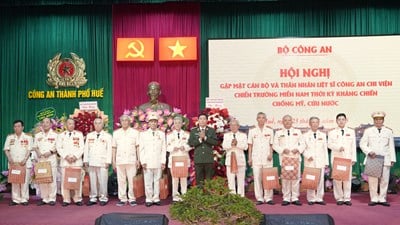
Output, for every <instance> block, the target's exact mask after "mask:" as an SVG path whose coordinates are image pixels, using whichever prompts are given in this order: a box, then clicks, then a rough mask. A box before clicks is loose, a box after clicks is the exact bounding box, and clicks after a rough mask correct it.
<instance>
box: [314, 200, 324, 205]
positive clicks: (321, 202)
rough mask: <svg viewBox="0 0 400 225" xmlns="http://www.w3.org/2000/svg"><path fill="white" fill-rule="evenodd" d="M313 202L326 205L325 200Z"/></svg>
mask: <svg viewBox="0 0 400 225" xmlns="http://www.w3.org/2000/svg"><path fill="white" fill-rule="evenodd" d="M315 204H318V205H326V202H325V201H319V202H315Z"/></svg>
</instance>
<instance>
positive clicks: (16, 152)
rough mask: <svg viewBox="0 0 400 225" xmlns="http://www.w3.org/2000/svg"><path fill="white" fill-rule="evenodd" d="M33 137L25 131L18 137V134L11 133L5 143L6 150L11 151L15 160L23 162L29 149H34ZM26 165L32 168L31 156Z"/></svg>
mask: <svg viewBox="0 0 400 225" xmlns="http://www.w3.org/2000/svg"><path fill="white" fill-rule="evenodd" d="M32 146H33V138H32V137H31V136H29V135H27V134H25V133H23V132H22V133H21V135H20V136H19V137H18V136H17V135H16V134H10V135H8V136H7V138H6V142H5V143H4V151H10V155H11V158H12V160H13V161H14V162H22V161H23V160H24V159H25V157H26V154H27V151H29V154H30V152H31V151H32ZM26 167H27V168H31V167H32V162H31V160H30V158H29V159H28V160H27V161H26Z"/></svg>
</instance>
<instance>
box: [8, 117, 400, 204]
mask: <svg viewBox="0 0 400 225" xmlns="http://www.w3.org/2000/svg"><path fill="white" fill-rule="evenodd" d="M372 117H373V119H374V125H375V126H374V127H372V128H369V129H367V130H366V131H365V133H364V136H363V138H362V139H361V142H360V147H361V149H362V150H363V151H364V153H365V154H367V155H368V157H375V155H377V154H378V155H384V156H385V166H384V172H383V175H382V178H380V179H378V178H374V177H370V178H369V180H370V182H369V185H370V196H371V202H370V203H369V205H371V206H373V205H376V204H382V205H385V206H389V205H390V204H389V203H388V202H387V201H386V190H387V185H388V178H389V172H390V166H393V163H394V162H395V160H396V159H395V153H394V143H393V134H392V132H391V130H390V129H388V128H386V127H384V126H383V121H384V117H385V114H384V113H383V112H377V113H373V115H372ZM120 121H121V125H122V128H120V129H118V130H116V131H115V132H114V134H113V136H111V135H110V134H109V133H107V132H105V131H103V121H102V120H101V119H96V120H95V121H94V127H95V131H94V132H91V133H89V134H88V136H87V138H86V143H84V139H83V135H82V133H81V132H79V131H76V130H74V121H73V120H72V119H69V120H68V121H67V130H66V131H64V132H62V133H61V134H56V133H55V132H54V131H52V130H51V123H50V120H49V119H44V120H43V121H42V129H43V131H42V132H40V133H38V134H36V135H35V141H33V140H32V137H30V136H29V135H27V134H25V133H23V122H22V121H15V122H14V131H15V133H14V134H11V135H9V136H8V137H7V140H6V143H5V147H4V151H5V153H6V155H7V157H8V160H9V163H10V164H13V163H19V164H21V165H26V167H27V173H26V176H27V177H26V181H28V180H29V177H28V176H29V171H28V170H29V168H30V167H31V166H32V163H31V161H30V160H29V159H30V157H29V155H30V149H34V150H35V153H36V157H35V160H37V161H50V162H51V165H52V172H53V173H52V174H53V182H52V183H50V184H41V185H40V189H41V198H42V200H41V201H40V202H39V203H38V205H44V204H49V205H55V198H56V184H55V180H56V178H55V174H56V169H57V160H56V154H59V155H60V157H61V162H60V166H61V168H62V180H64V175H65V168H66V167H78V168H81V167H82V166H83V165H84V166H86V167H87V168H88V171H89V176H90V183H91V187H90V190H91V191H90V200H89V202H88V203H87V205H94V204H97V200H99V201H100V205H106V204H107V202H108V197H107V179H108V168H109V166H110V165H112V166H113V168H114V170H116V171H117V179H118V198H119V200H120V201H119V202H118V203H117V205H118V206H123V205H128V204H129V205H131V206H134V205H136V198H135V196H134V193H133V182H132V180H133V177H134V176H135V175H136V173H137V169H138V168H140V167H143V173H144V178H145V195H146V203H145V205H146V206H151V205H153V204H155V205H160V199H159V182H158V181H159V179H160V178H161V173H162V170H163V169H164V168H165V162H166V151H168V152H170V158H169V165H168V167H169V168H171V167H172V166H171V161H172V160H171V157H172V156H187V158H188V165H190V161H189V157H188V152H189V151H190V150H191V147H193V148H194V163H195V170H196V181H197V183H198V185H199V186H201V185H202V183H203V181H204V180H205V179H210V178H211V177H212V176H213V150H212V146H213V145H216V144H217V143H218V142H217V139H216V136H215V131H214V130H213V129H212V128H209V127H208V126H207V116H206V115H200V116H199V126H198V127H196V128H193V129H192V130H191V132H190V133H189V132H187V131H183V130H181V127H182V118H180V117H177V118H175V119H174V126H175V127H174V128H175V129H174V130H173V131H172V132H171V133H169V134H167V136H165V134H164V132H162V131H160V130H158V129H157V121H158V117H157V115H156V114H153V115H151V116H150V117H149V126H150V129H148V130H147V131H144V132H138V131H137V130H135V129H133V128H131V127H130V118H129V117H128V116H121V118H120ZM309 122H310V131H308V132H306V133H304V134H302V133H301V131H300V130H298V129H295V128H293V127H292V117H291V116H289V115H286V116H284V117H283V119H282V123H283V129H281V130H278V131H276V132H275V133H274V132H273V130H272V129H271V128H269V127H268V126H266V115H265V114H264V113H258V114H257V126H255V128H253V129H250V130H249V133H248V136H247V135H246V134H245V133H242V132H239V131H238V130H239V122H238V121H237V120H232V121H231V124H230V125H231V126H230V127H231V131H230V132H228V133H226V134H224V141H223V144H222V145H223V148H224V149H225V150H226V152H227V159H226V165H227V178H228V185H229V188H230V189H231V190H232V192H234V193H237V194H240V195H241V196H244V179H245V178H244V176H245V170H246V161H245V157H244V153H243V151H245V150H247V149H248V150H249V159H248V163H249V165H250V166H251V167H252V169H253V173H254V187H255V188H254V189H255V190H254V191H255V197H256V200H257V204H263V203H264V202H265V203H267V204H275V203H274V201H273V191H272V190H263V188H262V182H261V181H262V180H261V171H262V168H269V167H272V166H273V158H272V154H273V150H275V151H276V152H277V153H278V154H279V156H280V158H282V157H283V156H291V157H297V158H298V160H301V157H300V155H301V154H303V156H304V158H305V162H304V163H305V165H306V166H310V167H316V168H324V167H326V166H328V165H329V162H328V153H327V150H328V147H329V148H330V149H331V150H332V154H333V157H332V158H334V157H335V156H338V157H344V158H348V159H351V160H352V161H353V163H355V162H356V158H355V157H356V142H355V133H354V130H353V129H351V128H348V127H346V126H345V125H346V122H347V118H346V115H345V114H338V115H337V117H336V122H337V124H338V128H336V129H334V130H332V131H330V132H329V134H328V142H326V134H324V133H323V132H321V131H319V130H318V127H319V119H318V118H317V117H311V118H310V121H309ZM232 152H235V153H236V155H237V165H238V171H237V172H236V171H235V172H232V171H231V165H230V156H231V154H232ZM322 171H323V170H321V173H323V172H322ZM83 173H84V172H83V170H82V176H83V175H84V174H83ZM350 174H351V172H350ZM350 176H351V175H350ZM320 177H321V180H320V182H319V186H318V189H317V190H316V191H314V190H308V191H307V201H308V204H310V205H311V204H325V202H324V200H323V195H324V193H323V191H324V188H323V174H321V176H320ZM235 178H236V179H235ZM172 180H173V185H172V187H173V201H180V200H181V199H180V196H179V193H178V186H179V183H180V187H181V194H185V193H186V188H187V179H186V178H174V177H173V179H172ZM236 180H237V184H236ZM350 180H351V179H349V181H338V180H334V196H335V199H336V200H337V204H338V205H342V204H346V205H351V197H350V195H351V182H350ZM127 181H129V182H127ZM299 183H300V172H299V174H298V179H296V180H286V179H282V192H283V201H282V205H289V204H290V203H292V204H295V205H301V204H302V203H301V202H300V201H299ZM378 184H379V185H380V190H381V191H380V192H379V194H378V191H377V189H378ZM127 185H128V192H126V188H125V187H126V186H127ZM236 186H237V190H236ZM73 192H74V195H73V197H72V198H73V201H74V203H75V204H76V205H79V206H80V205H82V188H81V187H80V189H79V190H74V191H73ZM61 193H62V195H63V203H62V205H63V206H68V205H69V204H70V203H71V197H70V193H71V192H70V190H66V189H64V188H62V191H61ZM28 199H29V194H28V182H25V183H24V184H21V185H18V184H13V185H12V201H11V203H10V205H16V204H23V205H27V204H28Z"/></svg>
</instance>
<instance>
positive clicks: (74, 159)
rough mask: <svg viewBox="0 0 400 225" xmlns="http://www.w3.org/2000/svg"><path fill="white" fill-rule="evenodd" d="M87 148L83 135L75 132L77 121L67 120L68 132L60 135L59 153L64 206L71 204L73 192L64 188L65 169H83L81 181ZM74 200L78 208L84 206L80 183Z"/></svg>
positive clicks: (58, 142)
mask: <svg viewBox="0 0 400 225" xmlns="http://www.w3.org/2000/svg"><path fill="white" fill-rule="evenodd" d="M84 146H85V143H84V139H83V134H82V132H80V131H77V130H75V121H74V120H73V119H71V118H69V119H68V120H67V130H66V131H64V132H62V133H61V134H59V135H58V140H57V151H58V154H59V155H60V158H61V161H60V167H61V177H62V178H61V181H62V183H63V184H62V186H61V194H62V196H63V203H62V206H64V207H65V206H68V205H69V204H71V190H69V189H65V188H64V177H65V168H78V169H81V181H82V180H83V176H84V171H83V170H82V166H83V161H82V156H83V148H84ZM73 192H74V195H73V197H72V198H73V200H74V202H75V204H76V205H77V206H82V182H80V183H79V189H77V190H73Z"/></svg>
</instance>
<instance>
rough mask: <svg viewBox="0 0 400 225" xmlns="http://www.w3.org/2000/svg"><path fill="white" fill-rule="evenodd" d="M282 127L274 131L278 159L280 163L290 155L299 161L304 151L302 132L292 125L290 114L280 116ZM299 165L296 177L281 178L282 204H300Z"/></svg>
mask: <svg viewBox="0 0 400 225" xmlns="http://www.w3.org/2000/svg"><path fill="white" fill-rule="evenodd" d="M282 123H283V129H281V130H278V131H276V132H275V137H274V145H273V147H274V150H275V151H276V152H277V153H278V154H279V159H280V162H281V165H282V159H283V157H292V158H296V159H298V160H299V165H300V163H301V154H302V153H303V151H304V141H303V139H302V133H301V131H300V130H299V129H295V128H293V127H292V124H293V119H292V117H291V116H290V115H285V116H284V117H283V118H282ZM299 184H300V166H299V170H298V178H297V179H296V180H287V179H282V192H283V202H282V205H283V206H287V205H289V204H290V202H292V204H294V205H297V206H301V205H302V204H301V202H300V201H299V195H300V185H299Z"/></svg>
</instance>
